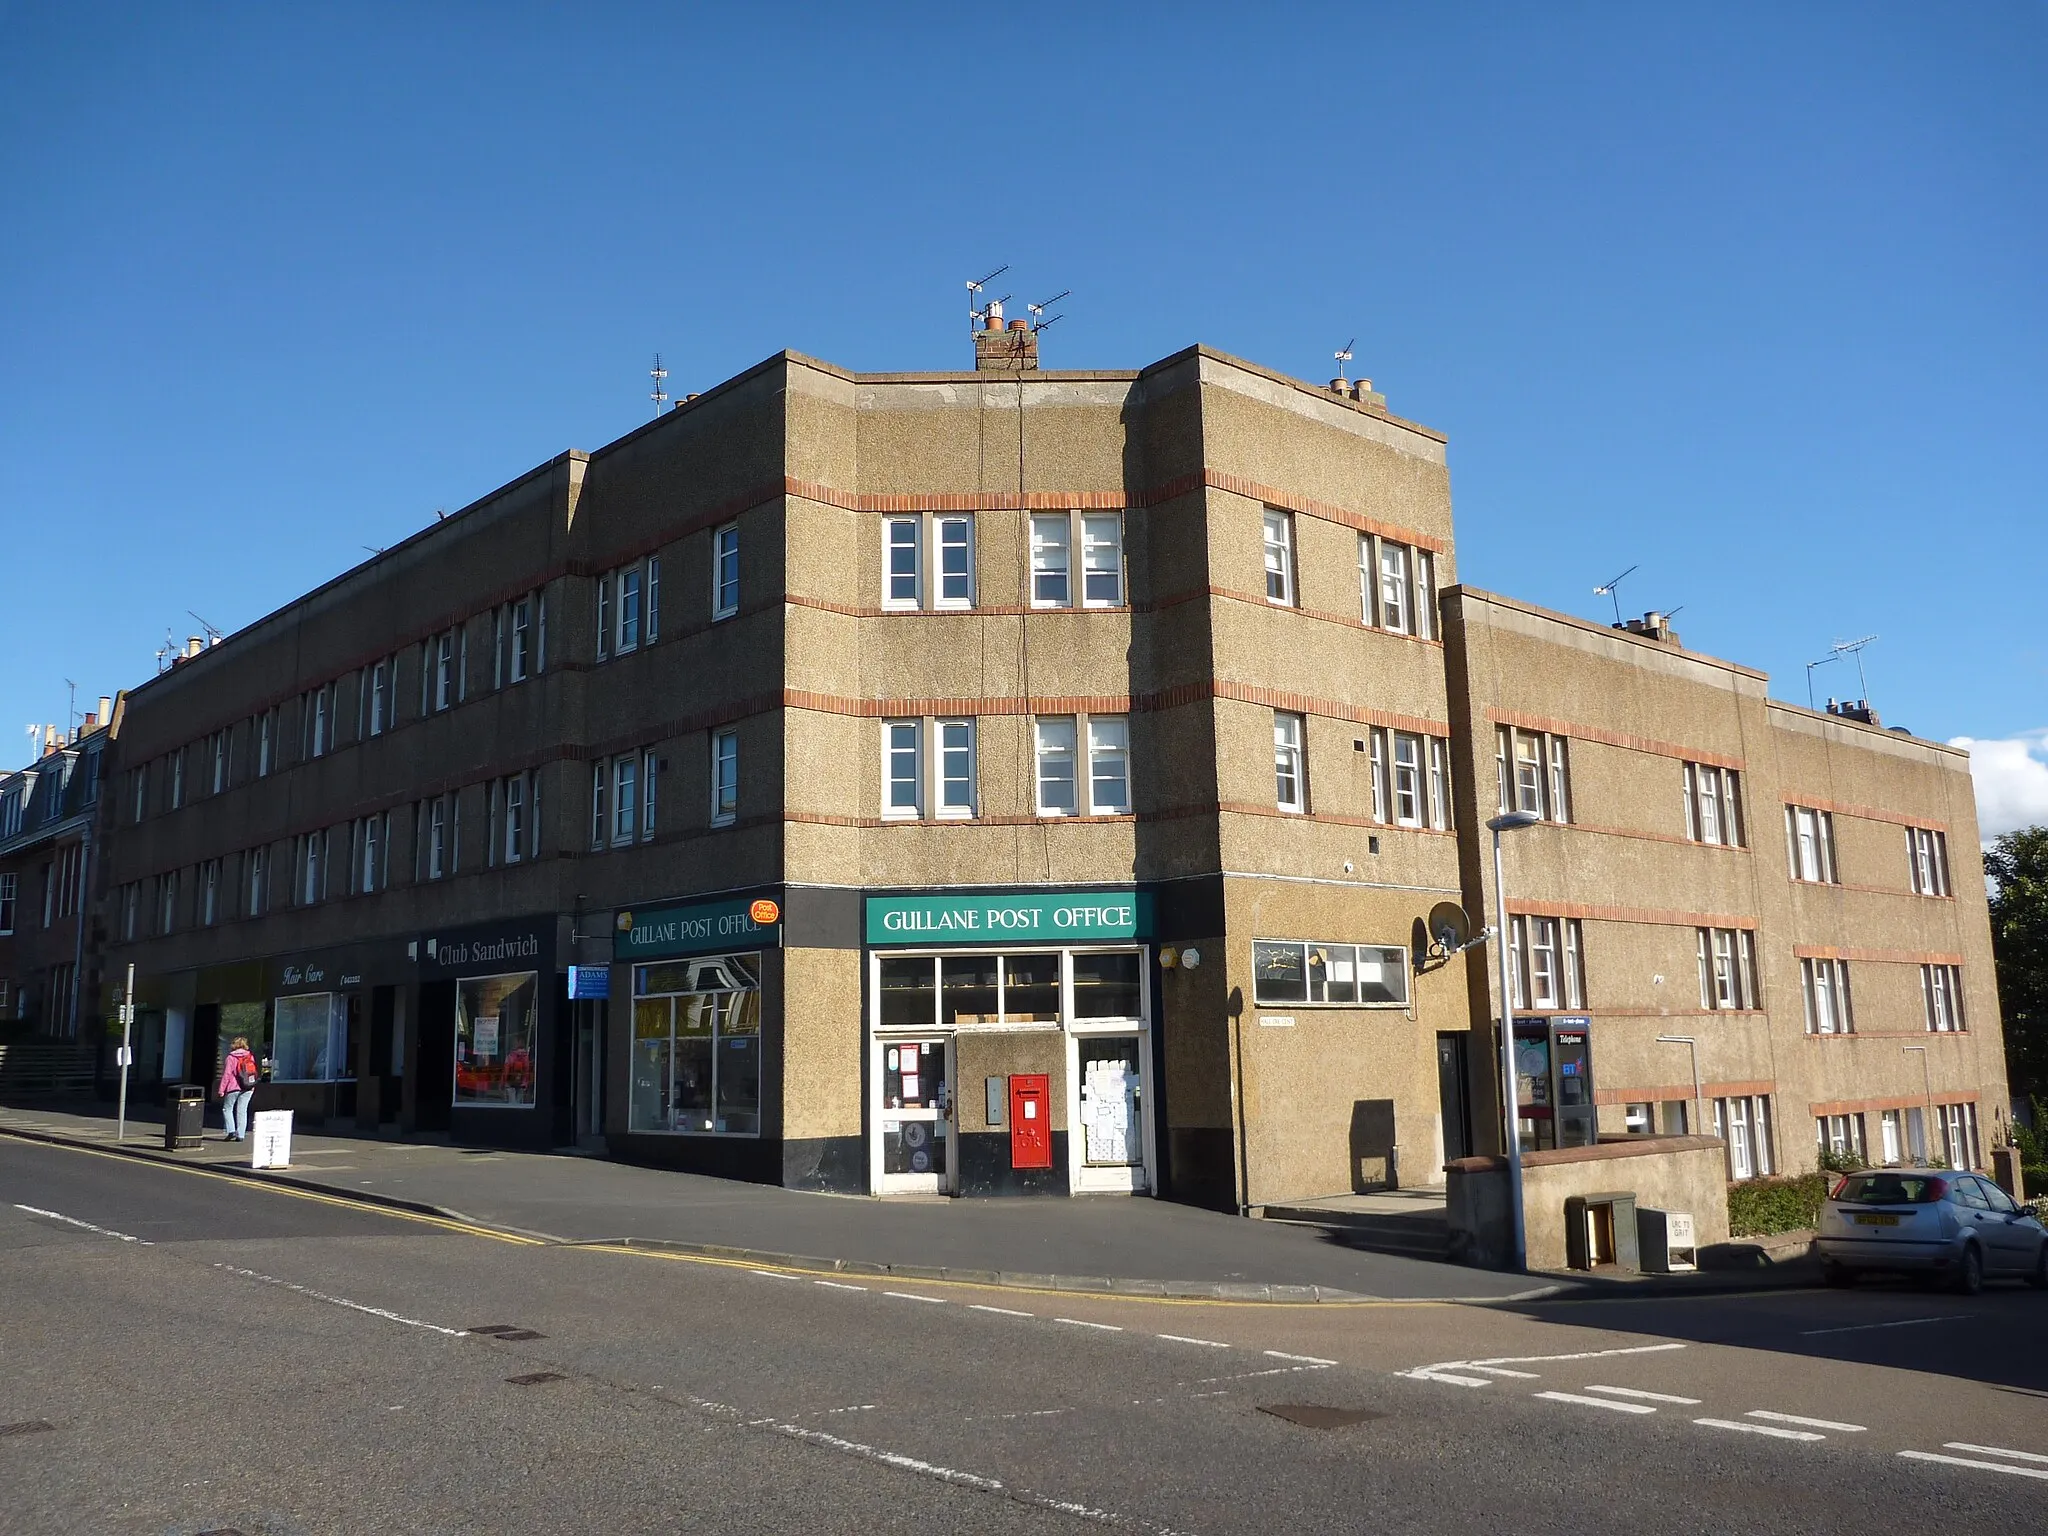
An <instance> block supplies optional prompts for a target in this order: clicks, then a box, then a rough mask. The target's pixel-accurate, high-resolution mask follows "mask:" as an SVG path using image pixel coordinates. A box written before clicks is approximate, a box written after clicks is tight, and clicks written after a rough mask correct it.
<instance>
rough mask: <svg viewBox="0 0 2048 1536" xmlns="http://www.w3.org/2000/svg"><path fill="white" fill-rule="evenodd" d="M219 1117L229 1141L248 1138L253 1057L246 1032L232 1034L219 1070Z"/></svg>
mask: <svg viewBox="0 0 2048 1536" xmlns="http://www.w3.org/2000/svg"><path fill="white" fill-rule="evenodd" d="M218 1092H219V1094H220V1110H221V1118H222V1119H223V1120H225V1121H226V1122H227V1127H228V1134H227V1136H226V1138H225V1139H226V1140H228V1141H246V1140H248V1139H249V1100H250V1098H251V1096H252V1095H254V1093H255V1092H256V1057H255V1055H254V1054H253V1053H252V1052H251V1051H250V1049H249V1040H248V1037H247V1036H246V1035H237V1036H235V1044H234V1048H233V1049H232V1050H230V1051H229V1052H228V1059H227V1062H226V1064H225V1065H223V1066H222V1067H221V1071H220V1088H219V1090H218Z"/></svg>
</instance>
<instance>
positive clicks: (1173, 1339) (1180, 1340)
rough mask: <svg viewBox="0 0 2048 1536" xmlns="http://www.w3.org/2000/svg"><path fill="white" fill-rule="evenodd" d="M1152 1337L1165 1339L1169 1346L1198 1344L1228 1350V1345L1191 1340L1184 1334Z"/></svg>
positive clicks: (1163, 1334)
mask: <svg viewBox="0 0 2048 1536" xmlns="http://www.w3.org/2000/svg"><path fill="white" fill-rule="evenodd" d="M1153 1337H1154V1338H1159V1339H1165V1340H1166V1341H1167V1342H1168V1343H1170V1344H1200V1345H1203V1346H1205V1347H1207V1348H1209V1349H1228V1348H1230V1346H1229V1345H1228V1344H1224V1343H1220V1342H1218V1341H1217V1340H1215V1339H1191V1338H1189V1337H1188V1336H1187V1335H1186V1334H1184V1333H1159V1334H1154V1335H1153Z"/></svg>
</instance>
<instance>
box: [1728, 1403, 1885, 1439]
mask: <svg viewBox="0 0 2048 1536" xmlns="http://www.w3.org/2000/svg"><path fill="white" fill-rule="evenodd" d="M1743 1417H1744V1418H1746V1419H1769V1420H1770V1421H1771V1422H1772V1423H1773V1424H1801V1425H1804V1426H1805V1427H1806V1428H1808V1429H1838V1430H1840V1431H1841V1432H1842V1433H1843V1434H1845V1435H1860V1434H1862V1433H1863V1430H1864V1426H1863V1425H1861V1424H1843V1423H1840V1422H1838V1421H1837V1420H1835V1419H1806V1418H1801V1417H1800V1416H1799V1415H1798V1414H1796V1413H1773V1412H1771V1410H1770V1409H1768V1408H1752V1409H1750V1410H1749V1412H1748V1413H1746V1414H1744V1415H1743Z"/></svg>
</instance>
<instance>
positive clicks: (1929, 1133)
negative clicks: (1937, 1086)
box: [1899, 1045, 1948, 1157]
mask: <svg viewBox="0 0 2048 1536" xmlns="http://www.w3.org/2000/svg"><path fill="white" fill-rule="evenodd" d="M1899 1049H1900V1050H1902V1051H1905V1052H1907V1053H1908V1054H1911V1053H1912V1052H1914V1051H1918V1052H1919V1053H1920V1087H1921V1091H1922V1092H1923V1093H1925V1094H1926V1096H1927V1125H1926V1128H1925V1129H1924V1130H1923V1131H1922V1132H1921V1148H1920V1155H1921V1156H1923V1157H1925V1156H1926V1155H1927V1146H1928V1144H1929V1143H1931V1142H1932V1141H1933V1139H1934V1074H1933V1073H1932V1072H1930V1071H1929V1070H1928V1067H1927V1047H1926V1046H1924V1045H1902V1046H1900V1047H1899ZM1941 1150H1942V1151H1943V1153H1946V1152H1947V1151H1948V1148H1947V1146H1946V1145H1944V1146H1943V1147H1942V1149H1941Z"/></svg>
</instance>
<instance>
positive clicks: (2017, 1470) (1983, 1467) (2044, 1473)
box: [1899, 1451, 2048, 1481]
mask: <svg viewBox="0 0 2048 1536" xmlns="http://www.w3.org/2000/svg"><path fill="white" fill-rule="evenodd" d="M1899 1454H1900V1455H1901V1456H1903V1457H1905V1458H1906V1460H1908V1461H1938V1462H1940V1463H1942V1465H1944V1466H1950V1467H1975V1468H1977V1469H1978V1470H1979V1471H1983V1472H2003V1473H2006V1474H2007V1475H2008V1476H2011V1477H2035V1478H2040V1479H2042V1480H2044V1481H2048V1467H2016V1466H2014V1465H2012V1464H2011V1463H2010V1462H2004V1461H1973V1460H1971V1459H1970V1458H1969V1457H1967V1456H1942V1455H1938V1454H1937V1453H1935V1452H1933V1451H1901V1452H1899ZM2000 1454H2001V1455H2005V1456H2010V1455H2012V1454H2013V1453H2012V1452H2011V1451H2003V1452H2000Z"/></svg>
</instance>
